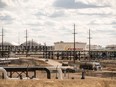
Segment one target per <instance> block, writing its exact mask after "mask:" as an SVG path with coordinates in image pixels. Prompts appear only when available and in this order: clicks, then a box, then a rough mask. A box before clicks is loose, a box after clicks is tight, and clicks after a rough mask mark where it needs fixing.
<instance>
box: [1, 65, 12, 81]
mask: <svg viewBox="0 0 116 87" xmlns="http://www.w3.org/2000/svg"><path fill="white" fill-rule="evenodd" d="M0 71H1V72H2V73H3V75H4V79H10V78H9V77H8V76H7V72H6V70H5V69H4V68H3V67H0Z"/></svg>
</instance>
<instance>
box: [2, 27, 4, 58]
mask: <svg viewBox="0 0 116 87" xmlns="http://www.w3.org/2000/svg"><path fill="white" fill-rule="evenodd" d="M3 42H4V30H3V27H2V58H3V56H4V55H3V46H4V43H3Z"/></svg>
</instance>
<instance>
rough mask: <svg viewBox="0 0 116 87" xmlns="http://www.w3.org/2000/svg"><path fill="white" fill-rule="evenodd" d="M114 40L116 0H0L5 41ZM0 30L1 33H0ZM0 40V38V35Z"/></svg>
mask: <svg viewBox="0 0 116 87" xmlns="http://www.w3.org/2000/svg"><path fill="white" fill-rule="evenodd" d="M74 24H75V29H76V33H77V34H76V42H85V43H87V44H88V36H89V29H90V30H91V44H93V45H101V46H106V45H113V44H116V0H0V30H2V28H3V29H4V41H6V42H11V43H23V42H25V36H26V29H27V32H28V40H32V39H33V40H34V41H36V42H38V43H40V44H44V43H46V44H47V45H53V44H54V42H59V41H64V42H73V31H74ZM1 32H2V31H0V35H1ZM0 40H1V38H0Z"/></svg>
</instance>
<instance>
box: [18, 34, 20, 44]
mask: <svg viewBox="0 0 116 87" xmlns="http://www.w3.org/2000/svg"><path fill="white" fill-rule="evenodd" d="M18 44H20V33H18Z"/></svg>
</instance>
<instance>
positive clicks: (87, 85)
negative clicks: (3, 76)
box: [0, 78, 116, 87]
mask: <svg viewBox="0 0 116 87" xmlns="http://www.w3.org/2000/svg"><path fill="white" fill-rule="evenodd" d="M0 87H116V80H110V79H93V78H92V79H84V80H82V79H76V80H74V79H72V80H71V79H70V80H0Z"/></svg>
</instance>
